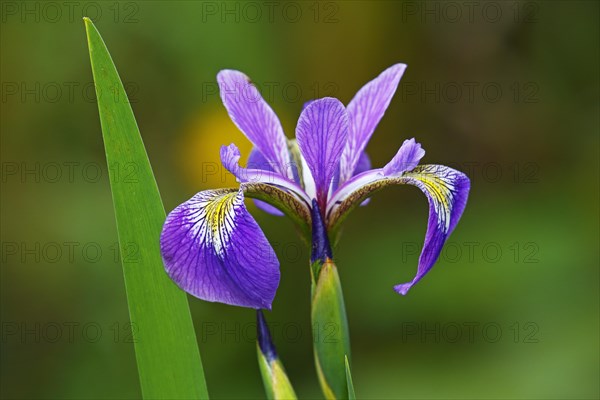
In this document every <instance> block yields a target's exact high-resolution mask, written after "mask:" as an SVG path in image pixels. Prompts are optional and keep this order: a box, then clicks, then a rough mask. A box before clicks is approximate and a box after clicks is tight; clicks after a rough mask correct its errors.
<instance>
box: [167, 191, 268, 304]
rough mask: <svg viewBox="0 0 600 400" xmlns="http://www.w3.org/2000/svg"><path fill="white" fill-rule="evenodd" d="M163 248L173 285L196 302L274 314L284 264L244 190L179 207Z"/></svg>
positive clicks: (203, 194) (211, 194) (170, 221)
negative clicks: (248, 206)
mask: <svg viewBox="0 0 600 400" xmlns="http://www.w3.org/2000/svg"><path fill="white" fill-rule="evenodd" d="M160 247H161V253H162V256H163V261H164V264H165V269H166V271H167V273H168V274H169V276H170V277H171V279H173V281H174V282H175V283H176V284H177V285H178V286H179V287H180V288H182V289H183V290H185V291H186V292H188V293H190V294H192V295H193V296H196V297H198V298H200V299H203V300H206V301H213V302H220V303H226V304H232V305H237V306H242V307H250V308H256V309H260V308H266V309H270V308H271V303H272V301H273V298H274V297H275V291H276V290H277V286H278V285H279V261H278V260H277V257H276V255H275V252H274V251H273V248H272V247H271V245H270V244H269V242H268V240H267V238H266V237H265V235H264V234H263V232H262V231H261V229H260V227H259V226H258V224H257V223H256V221H255V220H254V219H253V218H252V216H251V215H250V214H249V213H248V211H247V210H246V207H245V206H244V195H243V191H242V190H241V189H240V190H237V189H220V190H209V191H205V192H200V193H198V194H196V195H195V196H194V197H192V198H191V199H190V200H188V201H186V202H185V203H183V204H181V205H179V206H178V207H177V208H175V209H174V210H173V211H172V212H171V213H170V214H169V215H168V217H167V220H166V222H165V225H164V227H163V231H162V233H161V237H160Z"/></svg>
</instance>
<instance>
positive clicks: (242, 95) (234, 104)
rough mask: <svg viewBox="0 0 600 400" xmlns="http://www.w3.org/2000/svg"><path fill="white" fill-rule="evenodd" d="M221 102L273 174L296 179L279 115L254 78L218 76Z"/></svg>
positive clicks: (227, 73)
mask: <svg viewBox="0 0 600 400" xmlns="http://www.w3.org/2000/svg"><path fill="white" fill-rule="evenodd" d="M217 81H218V83H219V90H220V92H221V99H222V100H223V104H224V105H225V108H226V109H227V112H228V113H229V117H230V118H231V120H232V121H233V122H234V123H235V124H236V125H237V127H238V128H239V129H240V130H241V131H242V132H243V133H244V134H245V135H246V137H247V138H248V139H249V140H250V141H251V142H252V143H254V145H255V146H256V148H258V149H259V150H260V152H261V153H262V154H263V156H264V157H265V158H266V159H267V160H268V161H269V162H270V163H272V165H273V170H275V171H276V172H279V174H281V175H282V176H285V177H287V178H290V179H293V176H292V175H291V171H289V169H288V166H289V162H290V155H289V152H288V148H287V139H286V137H285V134H284V132H283V128H282V127H281V123H280V122H279V118H277V115H275V112H274V111H273V109H271V107H270V106H269V105H268V104H267V102H266V101H265V100H264V99H263V98H262V96H261V94H260V92H259V91H258V89H257V88H256V87H255V86H254V85H253V84H252V82H251V81H250V78H248V77H247V76H246V75H245V74H243V73H242V72H239V71H234V70H223V71H221V72H219V74H218V75H217Z"/></svg>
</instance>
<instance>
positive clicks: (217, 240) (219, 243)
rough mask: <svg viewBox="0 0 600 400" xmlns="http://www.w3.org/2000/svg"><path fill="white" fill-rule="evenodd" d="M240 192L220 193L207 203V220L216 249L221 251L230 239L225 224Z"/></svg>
mask: <svg viewBox="0 0 600 400" xmlns="http://www.w3.org/2000/svg"><path fill="white" fill-rule="evenodd" d="M237 195H238V192H231V193H226V194H220V195H217V196H215V198H214V199H211V200H210V201H209V202H208V204H207V205H206V221H207V224H208V228H209V230H210V233H211V236H212V241H213V245H214V247H215V249H216V250H217V251H218V252H220V250H221V249H222V247H223V246H224V245H225V244H226V243H225V242H226V240H227V239H228V235H227V234H228V231H227V229H228V227H227V226H226V225H225V222H226V219H227V216H228V215H231V214H232V213H233V204H234V202H235V198H236V196H237Z"/></svg>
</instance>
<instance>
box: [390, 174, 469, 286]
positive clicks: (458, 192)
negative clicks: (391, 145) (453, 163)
mask: <svg viewBox="0 0 600 400" xmlns="http://www.w3.org/2000/svg"><path fill="white" fill-rule="evenodd" d="M402 180H403V181H404V182H405V183H408V184H412V185H415V186H417V187H418V188H419V189H421V191H422V192H423V193H424V194H425V196H427V200H428V201H429V220H428V223H427V233H426V234H425V243H424V244H423V249H422V251H421V256H420V257H419V266H418V268H417V274H416V275H415V277H414V279H413V280H412V281H410V282H407V283H403V284H400V285H396V286H394V290H395V291H396V292H398V293H400V294H402V295H405V294H406V293H407V292H408V290H409V289H410V288H411V287H412V286H413V285H414V284H415V283H417V282H418V281H419V280H421V279H422V278H423V276H425V274H427V272H429V270H431V268H432V267H433V264H435V262H436V261H437V259H438V257H439V255H440V252H441V251H442V247H443V246H444V243H445V242H446V239H447V238H448V236H449V235H450V233H452V231H453V230H454V228H455V227H456V224H457V223H458V221H459V220H460V217H461V216H462V213H463V211H464V209H465V206H466V204H467V198H468V196H469V189H470V187H471V183H470V181H469V178H468V177H467V176H466V175H465V174H463V173H462V172H459V171H456V170H454V169H452V168H449V167H445V166H443V165H424V166H421V167H418V168H416V169H415V170H413V171H411V172H407V173H405V174H404V175H403V176H402Z"/></svg>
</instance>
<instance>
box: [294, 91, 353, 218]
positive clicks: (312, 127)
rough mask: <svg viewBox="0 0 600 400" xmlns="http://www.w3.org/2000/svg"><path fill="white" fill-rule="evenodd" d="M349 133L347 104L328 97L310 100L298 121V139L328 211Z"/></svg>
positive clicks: (319, 198) (319, 201) (317, 192)
mask: <svg viewBox="0 0 600 400" xmlns="http://www.w3.org/2000/svg"><path fill="white" fill-rule="evenodd" d="M347 136H348V116H347V114H346V110H345V109H344V105H343V104H342V103H341V102H340V101H339V100H337V99H334V98H331V97H326V98H323V99H319V100H315V101H313V102H312V103H310V104H309V105H308V106H306V108H305V109H304V111H302V114H301V115H300V119H299V120H298V126H297V127H296V140H297V142H298V147H299V148H300V152H301V153H302V156H303V157H304V159H305V160H306V164H307V166H308V168H309V170H310V172H311V175H312V178H313V180H314V182H315V188H316V195H317V201H318V203H319V206H320V207H321V210H322V212H325V206H326V203H327V193H328V190H329V185H330V184H331V181H332V179H333V175H334V173H335V170H336V169H337V168H338V166H339V162H340V157H341V155H342V151H343V149H344V145H345V143H346V138H347Z"/></svg>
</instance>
